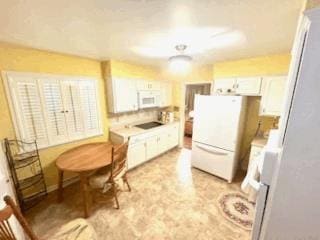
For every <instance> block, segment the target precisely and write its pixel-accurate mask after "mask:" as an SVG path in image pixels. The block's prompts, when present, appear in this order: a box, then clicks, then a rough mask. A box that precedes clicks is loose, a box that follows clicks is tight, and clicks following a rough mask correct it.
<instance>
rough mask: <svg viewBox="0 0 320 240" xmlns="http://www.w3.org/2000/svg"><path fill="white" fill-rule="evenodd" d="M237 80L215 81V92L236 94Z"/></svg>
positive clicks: (220, 79)
mask: <svg viewBox="0 0 320 240" xmlns="http://www.w3.org/2000/svg"><path fill="white" fill-rule="evenodd" d="M235 84H236V78H218V79H215V80H214V84H213V92H214V93H217V94H223V93H234V92H235Z"/></svg>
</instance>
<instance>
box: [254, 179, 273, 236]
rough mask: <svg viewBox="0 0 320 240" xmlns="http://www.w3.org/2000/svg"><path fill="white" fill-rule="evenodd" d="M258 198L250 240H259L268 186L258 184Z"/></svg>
mask: <svg viewBox="0 0 320 240" xmlns="http://www.w3.org/2000/svg"><path fill="white" fill-rule="evenodd" d="M259 185H260V187H259V190H258V196H257V201H256V213H255V218H254V223H253V229H252V238H251V240H259V237H260V232H261V227H262V223H263V216H264V212H265V208H266V203H267V197H268V190H269V186H268V185H265V184H261V183H259Z"/></svg>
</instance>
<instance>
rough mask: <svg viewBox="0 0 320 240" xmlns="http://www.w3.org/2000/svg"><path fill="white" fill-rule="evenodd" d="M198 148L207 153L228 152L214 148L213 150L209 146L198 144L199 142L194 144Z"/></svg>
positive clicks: (220, 153) (223, 153) (224, 153)
mask: <svg viewBox="0 0 320 240" xmlns="http://www.w3.org/2000/svg"><path fill="white" fill-rule="evenodd" d="M196 145H197V147H198V148H200V149H202V150H204V151H206V152H209V153H213V154H215V155H228V153H226V152H220V151H216V150H213V149H211V148H210V147H206V146H203V145H200V144H196Z"/></svg>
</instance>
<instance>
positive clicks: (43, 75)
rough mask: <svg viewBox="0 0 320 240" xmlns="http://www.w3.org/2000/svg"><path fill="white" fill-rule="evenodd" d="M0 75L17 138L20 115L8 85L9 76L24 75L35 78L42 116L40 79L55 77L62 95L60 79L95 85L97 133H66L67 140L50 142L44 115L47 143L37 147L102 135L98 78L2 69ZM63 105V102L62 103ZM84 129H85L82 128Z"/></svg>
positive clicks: (19, 133)
mask: <svg viewBox="0 0 320 240" xmlns="http://www.w3.org/2000/svg"><path fill="white" fill-rule="evenodd" d="M1 76H2V79H3V83H4V88H5V94H6V99H7V102H8V105H9V111H10V117H11V120H12V123H13V128H14V133H15V136H16V138H17V139H21V130H20V129H21V127H23V126H21V124H19V121H20V119H21V116H19V114H17V112H16V110H17V109H16V107H15V103H14V101H16V99H15V98H14V92H13V90H12V89H11V87H10V78H11V77H12V78H13V79H14V77H26V78H35V79H36V82H37V89H38V92H39V98H40V101H41V103H40V105H41V113H42V115H43V116H44V115H45V114H46V108H45V102H44V94H43V89H42V84H41V82H40V81H41V79H49V80H50V79H56V80H57V81H58V82H59V86H60V91H61V95H63V94H64V93H63V92H62V88H61V84H62V83H61V82H62V81H93V82H94V86H95V91H96V101H95V102H96V106H97V121H98V123H97V124H98V127H97V129H98V130H97V133H96V134H88V133H86V132H85V133H84V135H85V136H84V137H82V138H70V136H69V135H68V138H67V140H65V141H62V142H59V143H52V142H51V140H50V138H49V135H48V134H49V129H48V122H47V119H46V118H45V117H44V121H45V122H44V126H45V133H46V135H47V142H48V144H46V145H40V146H39V144H38V148H39V149H47V148H51V147H55V146H59V145H64V144H67V143H74V142H78V141H83V140H87V139H90V138H93V137H99V136H103V135H104V130H103V129H104V128H103V126H102V119H101V115H102V114H101V104H100V93H99V82H98V79H96V78H94V77H88V76H72V75H71V76H68V75H59V74H46V73H32V72H16V71H2V72H1ZM63 106H64V103H63ZM84 131H85V129H84Z"/></svg>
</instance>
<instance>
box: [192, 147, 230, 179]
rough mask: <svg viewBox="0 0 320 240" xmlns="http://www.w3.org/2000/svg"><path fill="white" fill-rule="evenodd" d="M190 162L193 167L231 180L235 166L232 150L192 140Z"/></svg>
mask: <svg viewBox="0 0 320 240" xmlns="http://www.w3.org/2000/svg"><path fill="white" fill-rule="evenodd" d="M191 163H192V166H193V167H196V168H199V169H201V170H203V171H206V172H209V173H211V174H213V175H216V176H218V177H221V178H224V179H226V180H228V182H231V181H232V179H233V177H234V173H235V168H236V161H235V155H234V152H230V151H225V150H222V149H220V148H215V147H211V146H208V145H205V144H201V143H197V142H193V143H192V155H191Z"/></svg>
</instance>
